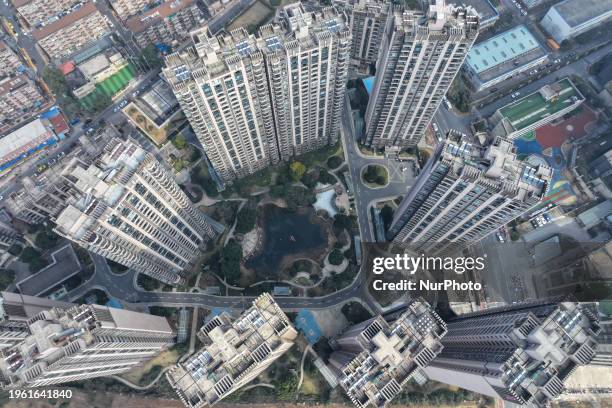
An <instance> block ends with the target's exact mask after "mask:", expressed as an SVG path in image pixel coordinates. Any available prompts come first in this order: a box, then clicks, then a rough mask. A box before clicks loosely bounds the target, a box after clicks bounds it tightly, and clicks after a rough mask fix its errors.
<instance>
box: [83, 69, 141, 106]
mask: <svg viewBox="0 0 612 408" xmlns="http://www.w3.org/2000/svg"><path fill="white" fill-rule="evenodd" d="M135 74H136V70H135V69H134V66H133V65H132V64H127V65H126V66H124V67H123V68H121V69H120V70H119V71H117V72H116V73H115V74H113V75H112V76H110V77H108V78H106V79H105V80H104V81H102V82H100V83H98V84H96V89H95V90H94V91H93V92H92V93H90V94H89V95H87V96H85V97H84V98H82V99H81V103H82V104H83V106H85V107H86V108H91V106H92V103H93V101H94V100H95V99H96V98H97V97H98V96H99V95H100V93H102V94H105V95H106V96H109V97H111V98H112V97H113V96H114V95H116V94H117V92H119V91H120V90H122V89H123V88H125V87H126V86H127V84H128V83H129V82H130V81H131V80H132V78H134V76H135Z"/></svg>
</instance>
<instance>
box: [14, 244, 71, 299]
mask: <svg viewBox="0 0 612 408" xmlns="http://www.w3.org/2000/svg"><path fill="white" fill-rule="evenodd" d="M80 271H81V264H80V263H79V259H78V258H77V256H76V253H75V252H74V249H72V245H70V244H66V245H64V246H63V247H61V248H59V249H57V250H56V251H54V252H53V253H52V254H51V263H50V264H49V265H47V266H46V267H44V268H43V269H41V270H40V271H38V272H37V273H35V274H33V275H30V276H29V277H27V278H26V279H23V280H22V281H20V282H18V283H17V287H18V288H19V291H20V292H21V293H22V294H24V295H29V296H39V295H41V294H42V293H45V292H46V291H48V290H50V289H52V288H53V287H54V286H57V285H58V284H59V283H60V282H62V281H65V280H66V279H68V278H69V277H71V276H74V275H76V274H77V273H79V272H80Z"/></svg>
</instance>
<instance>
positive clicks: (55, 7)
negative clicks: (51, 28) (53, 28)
mask: <svg viewBox="0 0 612 408" xmlns="http://www.w3.org/2000/svg"><path fill="white" fill-rule="evenodd" d="M11 2H12V3H13V6H14V7H15V8H16V9H17V12H18V13H19V14H20V15H21V17H23V19H24V20H25V21H26V23H28V25H29V26H30V27H31V28H35V27H36V26H40V25H41V24H44V23H47V22H50V20H51V19H52V18H54V17H56V16H57V15H58V14H60V13H62V12H67V11H69V10H71V9H77V8H78V4H79V1H78V0H12V1H11Z"/></svg>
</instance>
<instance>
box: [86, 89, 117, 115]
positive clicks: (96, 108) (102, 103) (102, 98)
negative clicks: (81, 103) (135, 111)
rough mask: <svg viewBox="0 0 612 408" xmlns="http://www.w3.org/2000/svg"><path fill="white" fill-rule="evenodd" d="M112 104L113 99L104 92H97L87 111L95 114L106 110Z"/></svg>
mask: <svg viewBox="0 0 612 408" xmlns="http://www.w3.org/2000/svg"><path fill="white" fill-rule="evenodd" d="M112 103H113V99H112V98H111V97H110V96H108V95H107V94H105V93H104V92H97V93H96V98H95V99H93V101H92V102H91V107H90V108H89V109H88V111H89V112H90V113H97V112H100V111H102V110H104V109H106V108H108V107H109V106H110V105H111V104H112Z"/></svg>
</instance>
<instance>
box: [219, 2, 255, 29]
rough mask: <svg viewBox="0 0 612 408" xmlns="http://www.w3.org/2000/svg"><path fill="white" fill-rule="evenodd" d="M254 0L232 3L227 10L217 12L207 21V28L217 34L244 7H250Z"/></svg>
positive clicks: (243, 9) (244, 8)
mask: <svg viewBox="0 0 612 408" xmlns="http://www.w3.org/2000/svg"><path fill="white" fill-rule="evenodd" d="M253 3H255V0H240V1H239V2H238V3H236V4H234V5H233V6H232V7H231V8H230V9H229V10H227V11H224V12H222V14H217V15H216V16H214V17H213V18H212V19H211V20H210V21H209V22H208V28H209V30H210V31H211V32H212V33H213V34H217V33H218V32H219V31H221V30H222V29H223V28H225V26H226V25H227V24H229V23H230V22H232V21H233V20H234V19H235V18H236V17H238V16H239V15H240V14H242V13H243V12H244V11H245V10H246V9H248V8H249V7H251V5H252V4H253Z"/></svg>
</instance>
